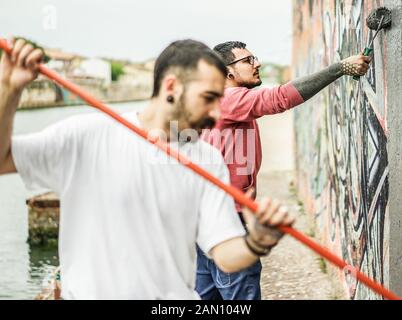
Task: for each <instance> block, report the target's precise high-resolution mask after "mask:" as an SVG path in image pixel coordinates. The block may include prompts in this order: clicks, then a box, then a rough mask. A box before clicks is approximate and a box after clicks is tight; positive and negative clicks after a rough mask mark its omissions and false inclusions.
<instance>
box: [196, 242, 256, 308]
mask: <svg viewBox="0 0 402 320" xmlns="http://www.w3.org/2000/svg"><path fill="white" fill-rule="evenodd" d="M261 269H262V266H261V262H260V261H258V262H256V263H255V264H254V265H252V266H251V267H248V268H247V269H244V270H242V271H240V272H235V273H226V272H223V271H221V270H219V268H218V267H217V266H216V265H215V263H214V262H213V261H212V260H210V259H208V258H207V257H206V255H205V254H204V253H203V252H202V251H201V249H200V248H199V247H198V246H197V279H196V284H195V290H196V291H197V292H198V294H199V295H200V296H201V299H202V300H260V299H261V287H260V278H261Z"/></svg>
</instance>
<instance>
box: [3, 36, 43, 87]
mask: <svg viewBox="0 0 402 320" xmlns="http://www.w3.org/2000/svg"><path fill="white" fill-rule="evenodd" d="M10 45H11V47H12V51H11V54H10V55H8V54H6V53H5V52H4V53H3V54H2V56H1V61H0V84H1V86H2V87H6V88H8V89H9V90H12V91H14V90H15V91H22V89H24V87H25V86H26V85H27V84H28V83H30V82H31V81H33V80H34V79H35V78H36V77H37V76H38V68H39V64H40V63H41V62H42V59H43V56H44V55H43V51H42V50H41V49H35V48H34V46H33V45H31V44H29V43H27V42H26V41H25V40H23V39H18V40H16V41H15V40H12V41H11V43H10Z"/></svg>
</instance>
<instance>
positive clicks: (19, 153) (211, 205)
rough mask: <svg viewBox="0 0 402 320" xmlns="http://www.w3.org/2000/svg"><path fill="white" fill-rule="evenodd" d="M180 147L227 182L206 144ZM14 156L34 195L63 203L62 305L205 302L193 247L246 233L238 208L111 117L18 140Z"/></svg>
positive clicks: (75, 120) (75, 121)
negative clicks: (40, 191)
mask: <svg viewBox="0 0 402 320" xmlns="http://www.w3.org/2000/svg"><path fill="white" fill-rule="evenodd" d="M124 117H125V118H126V119H128V120H129V121H130V122H132V123H134V124H136V125H137V126H139V121H138V118H137V115H136V113H135V112H130V113H127V114H125V115H124ZM172 146H173V147H175V148H176V149H179V152H180V153H182V154H184V155H186V156H188V157H189V158H190V159H194V162H196V163H197V162H198V163H199V164H200V165H201V166H202V167H204V169H206V170H207V171H209V172H210V173H212V174H213V175H214V176H216V177H218V178H219V179H221V180H223V181H224V182H229V174H228V170H227V168H226V165H225V164H224V161H223V158H222V156H221V154H220V152H219V151H218V150H217V149H215V148H213V147H212V146H210V145H209V144H207V143H206V142H203V141H201V140H199V141H197V142H195V143H185V144H184V143H183V144H180V145H179V144H178V143H172ZM12 154H13V158H14V162H15V166H16V168H17V171H18V173H19V174H20V175H21V177H22V179H23V181H24V183H25V185H26V186H27V188H29V189H36V188H47V189H50V190H53V191H54V192H56V193H57V194H58V195H59V196H60V205H61V214H60V233H59V255H60V267H61V279H62V297H63V298H64V299H197V298H199V297H198V295H197V294H196V292H195V291H194V286H195V274H196V250H195V243H196V242H197V243H198V245H199V246H200V248H201V249H202V250H203V251H204V252H209V251H210V249H212V248H213V247H214V246H215V245H217V244H219V243H221V242H223V241H226V240H229V239H231V238H234V237H238V236H242V235H244V233H245V231H244V228H243V226H242V224H241V222H240V219H239V217H238V215H237V213H236V209H235V205H234V201H233V200H232V198H230V197H229V196H228V195H227V194H225V193H224V192H223V191H221V190H219V189H218V188H217V187H216V186H214V185H212V184H211V183H209V182H208V181H206V180H204V179H203V178H201V177H199V176H198V175H196V174H195V173H194V172H192V171H191V170H190V169H188V168H186V167H184V166H183V165H181V164H179V163H178V162H177V161H176V160H174V159H171V158H169V157H168V156H167V155H165V153H164V152H163V151H160V150H159V149H157V147H156V146H154V145H151V144H150V143H149V142H147V141H145V140H144V139H143V138H141V137H139V136H137V135H136V134H134V133H133V132H131V131H130V130H128V129H127V128H125V127H124V126H122V125H121V124H118V123H117V122H116V121H115V120H113V119H111V118H109V117H108V116H106V115H103V114H89V115H84V116H82V115H81V116H74V117H71V118H69V119H67V120H64V121H61V122H59V123H56V124H54V125H52V126H50V127H48V128H47V129H45V130H43V131H41V132H38V133H34V134H29V135H25V136H18V137H14V138H13V140H12ZM206 162H207V163H206Z"/></svg>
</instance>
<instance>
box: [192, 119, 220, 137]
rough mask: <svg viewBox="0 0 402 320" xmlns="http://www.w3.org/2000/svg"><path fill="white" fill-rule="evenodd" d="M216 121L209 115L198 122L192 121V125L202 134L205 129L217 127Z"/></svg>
mask: <svg viewBox="0 0 402 320" xmlns="http://www.w3.org/2000/svg"><path fill="white" fill-rule="evenodd" d="M215 124H216V121H215V119H214V118H211V117H207V118H204V119H202V120H200V121H198V122H196V123H191V127H192V128H193V129H194V130H197V132H198V134H201V132H202V130H203V129H212V128H213V127H215Z"/></svg>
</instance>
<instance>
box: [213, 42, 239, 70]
mask: <svg viewBox="0 0 402 320" xmlns="http://www.w3.org/2000/svg"><path fill="white" fill-rule="evenodd" d="M245 48H246V44H245V43H244V42H240V41H227V42H224V43H220V44H218V45H216V46H215V48H214V51H215V52H216V53H218V54H219V56H220V57H221V58H222V60H223V62H224V63H225V65H228V64H229V63H231V62H232V61H234V59H235V55H234V54H233V52H232V50H233V49H245Z"/></svg>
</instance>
